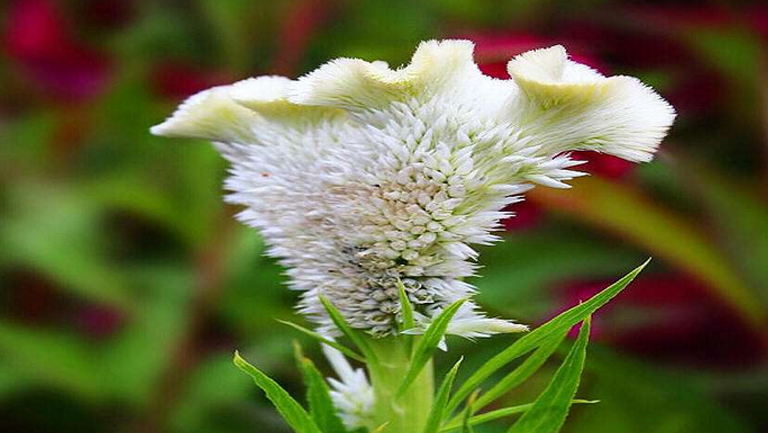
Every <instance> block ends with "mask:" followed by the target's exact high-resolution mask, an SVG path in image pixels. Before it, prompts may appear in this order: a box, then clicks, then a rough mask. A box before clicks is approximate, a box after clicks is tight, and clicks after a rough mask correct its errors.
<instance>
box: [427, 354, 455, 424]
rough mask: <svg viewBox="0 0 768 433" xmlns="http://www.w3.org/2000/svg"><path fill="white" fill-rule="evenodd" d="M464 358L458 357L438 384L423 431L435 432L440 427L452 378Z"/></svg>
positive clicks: (451, 385)
mask: <svg viewBox="0 0 768 433" xmlns="http://www.w3.org/2000/svg"><path fill="white" fill-rule="evenodd" d="M463 360H464V358H460V359H459V360H458V361H457V362H456V364H454V365H453V368H451V369H450V371H448V374H446V375H445V378H444V379H443V382H442V383H441V384H440V388H438V390H437V396H436V397H435V401H434V403H432V410H430V412H429V417H428V418H427V425H426V427H424V433H437V432H438V431H439V429H440V424H441V423H442V421H443V416H445V405H446V404H447V403H448V398H449V397H450V393H451V387H453V380H454V379H455V378H456V372H457V371H459V366H460V365H461V362H462V361H463Z"/></svg>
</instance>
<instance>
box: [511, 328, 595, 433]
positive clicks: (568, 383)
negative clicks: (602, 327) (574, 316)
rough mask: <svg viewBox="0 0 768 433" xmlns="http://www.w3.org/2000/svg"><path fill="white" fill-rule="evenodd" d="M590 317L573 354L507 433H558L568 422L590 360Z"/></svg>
mask: <svg viewBox="0 0 768 433" xmlns="http://www.w3.org/2000/svg"><path fill="white" fill-rule="evenodd" d="M589 329H590V318H589V317H588V318H587V319H586V320H584V322H583V324H582V325H581V331H579V338H577V339H576V343H574V345H573V347H572V348H571V351H570V352H569V353H568V356H566V358H565V361H563V365H561V366H560V368H558V369H557V372H556V373H555V376H554V377H553V378H552V380H551V381H550V382H549V385H547V388H546V389H545V390H544V392H542V393H541V394H540V395H539V397H538V398H537V399H536V401H534V402H533V406H532V407H531V409H530V410H528V411H527V412H525V413H524V414H523V416H522V417H521V418H520V420H519V421H517V422H516V423H515V424H514V425H513V426H512V427H511V428H510V429H509V430H508V433H556V432H558V431H560V428H561V427H562V426H563V423H564V422H565V418H566V417H567V416H568V411H569V410H570V408H571V404H572V403H571V401H572V400H573V396H574V395H576V390H577V389H578V388H579V382H580V381H581V372H582V371H583V370H584V361H585V360H586V358H587V344H588V343H589Z"/></svg>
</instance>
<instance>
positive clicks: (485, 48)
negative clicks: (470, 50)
mask: <svg viewBox="0 0 768 433" xmlns="http://www.w3.org/2000/svg"><path fill="white" fill-rule="evenodd" d="M459 37H461V38H466V39H470V40H472V41H473V42H475V60H476V61H477V63H478V65H479V66H480V70H481V71H483V73H485V74H486V75H488V76H491V77H494V78H501V79H507V78H509V74H508V73H507V62H509V60H510V59H511V58H512V57H514V56H516V55H518V54H521V53H524V52H526V51H529V50H535V49H538V48H546V47H549V46H552V45H557V44H562V43H564V41H562V40H561V39H559V38H547V37H543V36H540V35H536V34H532V33H514V32H510V33H498V34H489V33H477V34H473V33H470V34H465V35H461V36H459ZM567 48H568V49H569V53H570V54H571V57H572V58H573V59H574V60H575V61H577V62H579V63H584V64H585V65H588V66H591V67H593V68H595V69H598V70H599V71H601V72H606V71H605V67H604V66H603V65H602V64H601V63H600V62H599V61H597V59H596V58H595V57H594V56H591V55H589V54H587V53H586V51H587V50H585V49H583V47H575V48H574V47H570V46H569V47H567Z"/></svg>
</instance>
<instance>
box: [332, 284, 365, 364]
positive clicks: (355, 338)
mask: <svg viewBox="0 0 768 433" xmlns="http://www.w3.org/2000/svg"><path fill="white" fill-rule="evenodd" d="M319 298H320V302H321V303H322V304H323V307H325V310H326V311H327V312H328V315H329V316H331V320H333V323H334V324H335V325H336V328H338V329H339V331H341V332H342V333H343V334H344V335H345V336H346V337H347V338H349V339H350V340H352V342H353V343H355V346H357V348H358V349H360V351H361V352H363V356H365V360H366V362H370V363H373V364H376V353H375V352H374V351H373V348H371V345H370V344H368V341H366V340H365V336H363V335H362V333H361V332H360V331H358V330H355V329H352V327H351V326H349V323H347V321H346V320H345V319H344V316H342V315H341V312H340V311H339V310H338V309H337V308H336V306H335V305H333V304H332V303H331V301H329V300H328V299H327V298H326V297H325V296H323V295H320V296H319Z"/></svg>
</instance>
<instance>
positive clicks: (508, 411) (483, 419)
mask: <svg viewBox="0 0 768 433" xmlns="http://www.w3.org/2000/svg"><path fill="white" fill-rule="evenodd" d="M599 402H600V400H580V399H574V400H573V401H571V404H595V403H599ZM477 406H478V403H477V402H475V407H477ZM532 407H533V403H527V404H521V405H517V406H510V407H505V408H503V409H496V410H492V411H488V412H486V413H481V414H480V415H475V416H473V417H472V418H470V419H469V425H471V426H476V425H480V424H484V423H487V422H490V421H495V420H497V419H500V418H505V417H508V416H512V415H517V414H520V413H523V412H526V411H528V410H529V409H530V408H532ZM462 422H463V419H462V418H460V417H457V418H456V419H455V420H451V422H449V423H447V424H446V425H445V427H443V428H441V429H440V431H441V432H449V431H451V430H456V429H457V428H460V427H461V426H462Z"/></svg>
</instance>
